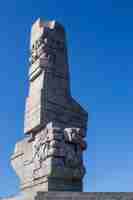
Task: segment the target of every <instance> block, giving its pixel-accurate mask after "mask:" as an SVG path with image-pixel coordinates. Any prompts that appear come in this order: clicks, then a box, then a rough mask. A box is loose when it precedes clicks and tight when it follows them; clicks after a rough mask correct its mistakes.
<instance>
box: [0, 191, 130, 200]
mask: <svg viewBox="0 0 133 200" xmlns="http://www.w3.org/2000/svg"><path fill="white" fill-rule="evenodd" d="M2 200H133V192H38V193H37V194H36V195H33V196H32V195H31V196H27V195H22V194H21V195H19V196H16V197H15V196H14V197H9V198H3V199H2Z"/></svg>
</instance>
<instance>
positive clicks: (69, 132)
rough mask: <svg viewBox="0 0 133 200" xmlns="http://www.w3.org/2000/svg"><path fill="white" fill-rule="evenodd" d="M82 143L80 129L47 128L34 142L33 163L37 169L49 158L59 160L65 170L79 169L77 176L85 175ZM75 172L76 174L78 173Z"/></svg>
mask: <svg viewBox="0 0 133 200" xmlns="http://www.w3.org/2000/svg"><path fill="white" fill-rule="evenodd" d="M81 143H84V142H83V139H82V136H81V130H80V129H79V128H66V129H64V130H62V129H61V128H58V127H49V124H48V125H47V127H46V128H45V129H44V130H43V131H42V132H41V133H40V134H37V135H36V137H35V140H34V142H33V161H34V163H35V165H34V166H35V169H37V168H40V167H41V164H42V162H45V160H46V159H47V158H48V157H52V158H54V160H55V159H57V160H58V165H59V163H61V166H62V167H63V168H64V167H66V168H72V169H74V171H75V170H76V171H77V169H78V171H79V172H80V173H79V174H77V176H79V175H80V176H81V174H82V176H83V175H84V167H83V159H82V151H83V148H82V147H81ZM76 171H75V173H76Z"/></svg>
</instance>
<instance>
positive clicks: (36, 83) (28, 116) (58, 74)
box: [2, 19, 133, 200]
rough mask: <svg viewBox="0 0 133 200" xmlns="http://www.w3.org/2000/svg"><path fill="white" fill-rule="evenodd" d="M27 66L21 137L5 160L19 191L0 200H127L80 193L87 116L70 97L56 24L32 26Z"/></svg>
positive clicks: (131, 196)
mask: <svg viewBox="0 0 133 200" xmlns="http://www.w3.org/2000/svg"><path fill="white" fill-rule="evenodd" d="M29 63H30V64H29V94H28V97H27V99H26V106H25V119H24V133H25V138H24V139H23V140H21V141H19V142H17V144H16V146H15V150H14V153H13V155H12V157H11V163H12V166H13V168H14V169H15V171H16V174H17V175H18V176H19V178H20V188H21V192H20V194H18V195H16V196H12V197H7V198H3V199H2V200H118V199H119V200H132V199H133V193H121V192H118V193H113V192H112V193H106V192H105V193H104V192H101V193H99V192H98V193H95V192H90V193H87V192H82V191H83V177H84V175H85V167H84V164H83V151H84V150H85V149H86V148H87V145H86V142H85V140H84V138H85V136H86V128H87V117H88V115H87V112H86V111H85V110H84V109H83V108H82V107H81V106H80V105H79V104H78V103H77V102H76V101H75V100H74V99H73V98H72V96H71V92H70V80H69V67H68V58H67V46H66V36H65V30H64V28H63V26H62V25H61V24H59V23H57V22H55V21H49V22H43V21H41V20H40V19H38V20H37V21H36V22H35V24H33V26H32V30H31V40H30V58H29Z"/></svg>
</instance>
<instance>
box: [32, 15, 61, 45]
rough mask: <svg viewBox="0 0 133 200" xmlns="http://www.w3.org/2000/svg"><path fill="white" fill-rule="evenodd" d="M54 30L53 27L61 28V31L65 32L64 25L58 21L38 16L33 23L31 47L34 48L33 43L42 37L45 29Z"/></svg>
mask: <svg viewBox="0 0 133 200" xmlns="http://www.w3.org/2000/svg"><path fill="white" fill-rule="evenodd" d="M47 29H49V30H53V29H56V30H57V29H58V30H59V29H60V31H62V32H63V34H64V27H63V26H62V25H61V24H60V23H59V22H57V21H55V20H51V21H44V20H42V19H41V18H38V19H37V20H36V21H35V22H34V23H33V25H32V28H31V42H30V49H32V46H33V44H34V43H35V41H36V40H37V39H38V38H40V37H41V36H42V35H43V33H44V30H47Z"/></svg>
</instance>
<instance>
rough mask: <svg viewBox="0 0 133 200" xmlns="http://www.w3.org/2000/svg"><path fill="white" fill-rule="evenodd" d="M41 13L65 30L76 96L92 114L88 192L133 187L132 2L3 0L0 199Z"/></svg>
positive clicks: (14, 183) (19, 131) (18, 132)
mask: <svg viewBox="0 0 133 200" xmlns="http://www.w3.org/2000/svg"><path fill="white" fill-rule="evenodd" d="M38 17H42V18H44V19H56V20H58V21H59V22H61V23H63V24H64V26H65V27H66V30H67V36H68V47H69V63H70V72H71V86H72V94H73V96H74V97H75V98H76V99H77V100H78V101H79V102H80V103H81V104H82V105H83V106H84V107H85V108H86V109H87V110H88V111H89V123H88V136H87V141H88V150H87V151H86V153H85V163H86V168H87V175H86V178H85V181H84V182H85V191H133V1H131V0H112V1H111V0H101V1H99V0H93V1H87V0H86V1H81V0H79V1H72V0H71V1H70V0H67V1H65V0H45V1H44V0H34V1H33V0H28V1H27V0H22V1H18V0H12V1H7V0H4V1H2V2H1V5H0V94H1V95H0V96H1V97H0V130H1V134H0V196H6V195H10V194H15V193H17V191H18V179H17V177H16V175H15V173H14V171H13V170H12V168H11V166H10V155H11V153H12V152H13V149H14V145H15V143H16V142H17V141H18V140H19V139H21V138H23V136H24V135H23V115H24V104H25V97H26V95H27V91H28V79H27V73H28V45H29V33H30V27H31V24H32V23H33V22H34V20H36V19H37V18H38Z"/></svg>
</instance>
